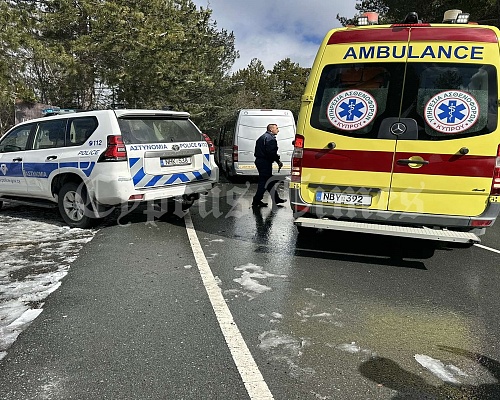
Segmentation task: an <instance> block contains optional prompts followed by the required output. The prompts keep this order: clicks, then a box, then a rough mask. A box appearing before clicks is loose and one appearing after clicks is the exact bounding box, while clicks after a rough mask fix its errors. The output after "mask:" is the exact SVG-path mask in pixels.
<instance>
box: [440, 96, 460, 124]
mask: <svg viewBox="0 0 500 400" xmlns="http://www.w3.org/2000/svg"><path fill="white" fill-rule="evenodd" d="M439 110H441V111H442V112H441V113H439V114H438V118H439V119H441V120H443V119H445V118H446V122H447V123H449V124H454V123H455V120H457V119H458V120H459V121H461V120H463V119H464V118H465V114H464V113H463V112H462V111H464V110H465V106H464V105H463V104H459V105H457V101H456V100H450V101H449V102H448V104H444V103H442V104H441V105H440V106H439Z"/></svg>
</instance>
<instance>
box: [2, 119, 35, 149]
mask: <svg viewBox="0 0 500 400" xmlns="http://www.w3.org/2000/svg"><path fill="white" fill-rule="evenodd" d="M33 126H34V124H27V125H22V126H19V127H18V128H15V129H14V130H12V131H10V132H9V133H8V134H7V135H6V136H5V137H3V138H2V140H1V142H0V153H9V152H12V151H23V150H26V149H27V147H28V139H29V135H30V132H31V129H33Z"/></svg>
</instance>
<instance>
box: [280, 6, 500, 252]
mask: <svg viewBox="0 0 500 400" xmlns="http://www.w3.org/2000/svg"><path fill="white" fill-rule="evenodd" d="M468 16H469V15H468V14H467V13H462V12H461V11H460V10H450V11H447V12H446V13H445V18H444V21H443V22H440V23H436V24H435V23H422V21H420V20H419V18H418V15H417V13H414V12H413V13H410V14H408V16H407V17H406V19H405V21H404V22H403V23H398V24H393V25H379V24H378V23H377V19H378V18H377V16H376V15H374V13H366V14H365V15H363V16H362V17H360V18H359V19H358V24H357V25H356V26H348V27H344V28H338V29H333V30H331V31H329V32H328V33H327V35H326V37H325V38H324V40H323V42H322V44H321V46H320V48H319V51H318V53H317V56H316V59H315V61H314V64H313V67H312V70H311V74H310V77H309V80H308V83H307V86H306V89H305V93H304V95H303V96H302V99H301V108H300V114H299V119H298V124H297V135H296V137H295V142H294V153H293V157H292V171H291V181H290V205H291V207H292V210H293V212H294V224H295V225H296V226H297V228H298V229H299V232H300V231H303V230H306V229H307V228H316V229H333V230H341V231H354V232H365V233H371V234H382V235H391V236H404V237H414V238H421V239H430V240H440V241H447V242H458V243H477V242H479V241H480V239H479V238H478V236H479V235H481V234H484V232H485V229H486V227H489V226H491V225H493V223H494V221H495V219H496V217H497V215H498V213H499V211H500V147H499V144H500V128H499V126H498V107H499V99H500V94H499V85H498V81H499V79H498V77H499V71H498V69H497V68H498V67H499V66H500V51H499V39H498V38H499V33H500V32H499V30H498V29H497V28H495V27H491V26H484V25H478V24H472V23H469V22H468Z"/></svg>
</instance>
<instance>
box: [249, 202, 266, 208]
mask: <svg viewBox="0 0 500 400" xmlns="http://www.w3.org/2000/svg"><path fill="white" fill-rule="evenodd" d="M252 207H267V203H264V202H263V201H259V202H257V203H252Z"/></svg>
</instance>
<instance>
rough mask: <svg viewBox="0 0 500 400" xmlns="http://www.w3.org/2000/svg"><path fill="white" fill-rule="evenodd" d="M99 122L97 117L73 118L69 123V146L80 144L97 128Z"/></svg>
mask: <svg viewBox="0 0 500 400" xmlns="http://www.w3.org/2000/svg"><path fill="white" fill-rule="evenodd" d="M97 126H98V122H97V118H96V117H81V118H73V119H71V120H70V123H69V143H68V145H69V146H80V145H82V144H84V143H85V142H86V141H87V139H88V138H89V137H90V136H91V135H92V134H93V133H94V131H95V130H96V129H97Z"/></svg>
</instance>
